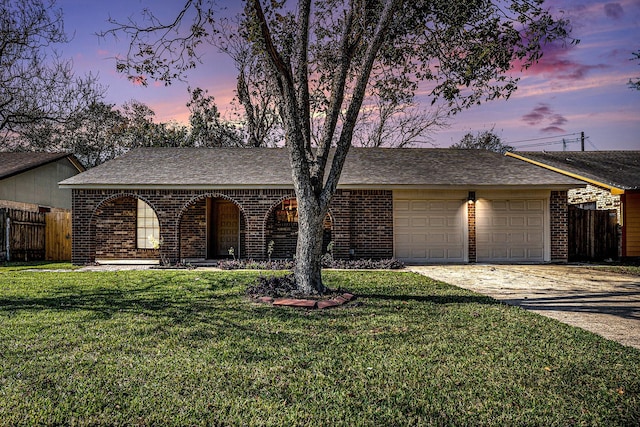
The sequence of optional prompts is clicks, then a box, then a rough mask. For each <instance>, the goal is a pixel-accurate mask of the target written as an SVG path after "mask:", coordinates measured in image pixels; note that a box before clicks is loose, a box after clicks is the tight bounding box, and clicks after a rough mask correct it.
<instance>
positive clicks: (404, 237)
mask: <svg viewBox="0 0 640 427" xmlns="http://www.w3.org/2000/svg"><path fill="white" fill-rule="evenodd" d="M464 208H465V203H464V201H461V200H420V199H413V200H402V199H396V200H394V213H393V230H394V247H395V257H396V258H398V259H400V260H402V261H404V262H406V263H414V264H419V263H427V262H434V263H438V262H465V261H466V259H465V250H464V249H465V246H466V238H465V236H466V233H465V228H466V213H465V210H464Z"/></svg>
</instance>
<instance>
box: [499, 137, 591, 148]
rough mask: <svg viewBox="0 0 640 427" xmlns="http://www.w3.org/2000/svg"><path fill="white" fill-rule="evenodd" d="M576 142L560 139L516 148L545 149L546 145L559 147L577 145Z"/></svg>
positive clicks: (576, 140)
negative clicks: (560, 145)
mask: <svg viewBox="0 0 640 427" xmlns="http://www.w3.org/2000/svg"><path fill="white" fill-rule="evenodd" d="M534 141H535V140H534ZM577 142H580V138H573V139H562V140H559V141H545V142H537V143H534V144H525V145H521V146H519V147H518V148H532V147H546V146H548V145H559V144H563V145H564V144H573V143H577ZM507 145H508V144H507Z"/></svg>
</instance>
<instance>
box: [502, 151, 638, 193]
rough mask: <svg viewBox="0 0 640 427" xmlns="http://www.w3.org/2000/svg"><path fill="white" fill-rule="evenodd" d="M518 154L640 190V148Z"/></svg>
mask: <svg viewBox="0 0 640 427" xmlns="http://www.w3.org/2000/svg"><path fill="white" fill-rule="evenodd" d="M515 154H517V155H519V156H522V157H524V158H525V159H529V160H533V161H536V162H539V163H543V164H545V165H547V166H551V167H553V168H556V169H559V170H562V171H565V172H569V173H572V174H575V175H578V176H581V177H584V178H587V179H590V180H593V181H597V182H600V183H602V184H605V185H607V186H611V187H615V188H618V189H621V190H638V189H640V151H556V152H544V151H543V152H521V153H520V152H519V153H515Z"/></svg>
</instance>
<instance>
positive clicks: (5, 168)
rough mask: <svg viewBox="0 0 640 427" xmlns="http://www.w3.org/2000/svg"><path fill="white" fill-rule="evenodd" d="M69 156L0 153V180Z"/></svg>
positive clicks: (66, 154) (58, 154) (59, 154)
mask: <svg viewBox="0 0 640 427" xmlns="http://www.w3.org/2000/svg"><path fill="white" fill-rule="evenodd" d="M67 156H71V154H69V153H41V152H0V179H4V178H8V177H10V176H13V175H16V174H19V173H22V172H26V171H28V170H30V169H34V168H37V167H38V166H42V165H45V164H47V163H51V162H55V161H56V160H58V159H62V158H64V157H67Z"/></svg>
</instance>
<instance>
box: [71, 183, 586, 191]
mask: <svg viewBox="0 0 640 427" xmlns="http://www.w3.org/2000/svg"><path fill="white" fill-rule="evenodd" d="M58 185H59V187H60V188H69V189H73V190H186V189H188V190H210V191H216V190H267V189H268V190H292V189H293V185H284V184H244V185H242V184H234V185H211V184H191V185H189V184H187V185H185V184H182V185H178V184H63V183H59V184H58ZM585 186H586V185H585V184H580V183H576V184H515V185H484V184H483V185H478V184H453V185H450V184H448V185H438V184H339V185H338V189H340V190H475V189H478V190H554V191H563V190H569V189H572V188H581V187H585Z"/></svg>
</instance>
